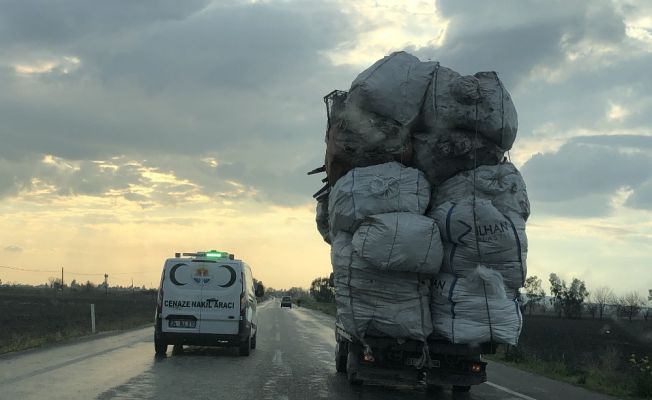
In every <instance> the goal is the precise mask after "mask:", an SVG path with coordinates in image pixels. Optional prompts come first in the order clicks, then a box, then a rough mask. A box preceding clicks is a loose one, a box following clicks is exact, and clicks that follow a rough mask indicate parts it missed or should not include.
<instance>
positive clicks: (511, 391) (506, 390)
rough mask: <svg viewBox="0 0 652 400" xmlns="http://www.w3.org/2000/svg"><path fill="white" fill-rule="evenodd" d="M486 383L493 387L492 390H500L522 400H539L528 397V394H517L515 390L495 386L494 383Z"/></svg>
mask: <svg viewBox="0 0 652 400" xmlns="http://www.w3.org/2000/svg"><path fill="white" fill-rule="evenodd" d="M485 383H486V384H487V385H489V386H491V387H492V388H495V389H498V390H502V391H503V392H505V393H509V394H511V395H512V396H516V397H519V398H521V399H525V400H537V399H535V398H534V397H530V396H528V395H526V394H523V393H519V392H515V391H513V390H511V389H507V388H506V387H504V386H500V385H497V384H495V383H493V382H489V381H487V382H485Z"/></svg>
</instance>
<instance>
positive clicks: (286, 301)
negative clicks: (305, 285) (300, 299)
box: [281, 296, 292, 308]
mask: <svg viewBox="0 0 652 400" xmlns="http://www.w3.org/2000/svg"><path fill="white" fill-rule="evenodd" d="M281 307H290V308H292V297H290V296H283V298H282V299H281Z"/></svg>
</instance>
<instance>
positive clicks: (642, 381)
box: [629, 354, 652, 399]
mask: <svg viewBox="0 0 652 400" xmlns="http://www.w3.org/2000/svg"><path fill="white" fill-rule="evenodd" d="M629 362H630V363H631V365H632V367H633V370H634V374H635V376H636V395H637V396H641V397H644V398H646V399H649V398H652V366H651V365H650V359H649V357H648V356H645V357H642V358H637V357H636V354H632V355H631V357H630V359H629Z"/></svg>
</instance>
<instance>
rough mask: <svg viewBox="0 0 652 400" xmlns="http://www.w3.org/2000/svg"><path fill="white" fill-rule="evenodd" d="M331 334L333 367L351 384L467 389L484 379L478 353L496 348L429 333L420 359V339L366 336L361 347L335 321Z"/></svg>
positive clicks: (485, 364)
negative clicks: (369, 382) (370, 382)
mask: <svg viewBox="0 0 652 400" xmlns="http://www.w3.org/2000/svg"><path fill="white" fill-rule="evenodd" d="M335 338H336V341H337V343H336V347H335V367H336V369H337V372H339V373H343V374H344V373H345V374H346V375H347V378H348V381H349V383H351V384H352V385H361V384H362V383H364V381H365V380H377V381H390V382H396V383H412V384H425V385H427V386H428V387H429V388H439V387H443V386H452V389H453V391H454V392H468V391H469V390H470V389H471V386H473V385H479V384H481V383H483V382H486V381H487V373H486V366H487V363H486V362H484V361H482V356H481V355H482V354H495V352H496V348H495V345H492V344H491V343H483V344H480V345H477V346H472V345H466V344H453V343H450V342H448V341H446V340H445V339H442V338H436V337H430V338H428V347H429V356H430V357H429V359H428V360H427V362H424V361H425V360H423V344H422V343H421V342H418V341H415V340H406V341H404V342H402V343H400V342H399V341H397V340H396V339H393V338H389V337H373V336H367V337H365V343H366V345H367V346H368V347H365V346H363V344H362V343H361V342H360V341H359V340H358V339H356V338H355V337H354V336H353V335H351V334H350V333H348V332H346V330H344V327H343V326H342V325H341V324H340V323H339V322H338V323H336V325H335ZM366 349H367V350H366ZM369 349H370V350H371V351H368V350H369Z"/></svg>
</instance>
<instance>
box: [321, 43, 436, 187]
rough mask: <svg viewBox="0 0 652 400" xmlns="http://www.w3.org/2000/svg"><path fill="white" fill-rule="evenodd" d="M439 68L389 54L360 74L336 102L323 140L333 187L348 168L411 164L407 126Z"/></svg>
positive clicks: (401, 55) (417, 110) (410, 146)
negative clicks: (393, 162)
mask: <svg viewBox="0 0 652 400" xmlns="http://www.w3.org/2000/svg"><path fill="white" fill-rule="evenodd" d="M437 65H438V63H436V62H421V61H420V60H419V59H418V58H417V57H414V56H412V55H410V54H408V53H405V52H396V53H392V54H391V55H389V56H387V57H385V58H383V59H382V60H379V61H377V62H376V63H374V64H373V65H372V66H371V67H369V68H367V69H366V70H364V71H363V72H362V73H360V74H359V75H358V76H357V78H356V79H355V80H354V81H353V83H352V84H351V88H350V89H349V92H348V93H347V94H346V97H345V98H341V97H340V98H337V99H335V101H336V103H337V104H334V107H333V108H332V109H331V111H332V115H330V124H329V127H330V129H329V131H328V133H327V140H326V142H327V149H326V170H327V173H328V177H329V181H330V182H331V183H334V182H336V181H337V180H338V179H339V178H340V177H341V176H343V175H344V174H346V172H348V171H349V170H351V169H352V168H356V167H365V166H369V165H376V164H382V163H385V162H389V161H400V162H402V163H410V162H411V159H412V143H411V132H410V131H411V127H412V126H413V125H414V123H415V122H416V121H417V120H418V119H419V116H420V110H421V106H422V103H423V98H424V95H425V92H426V89H427V88H428V85H429V83H430V81H431V80H432V74H433V72H434V70H435V69H436V67H437Z"/></svg>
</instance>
